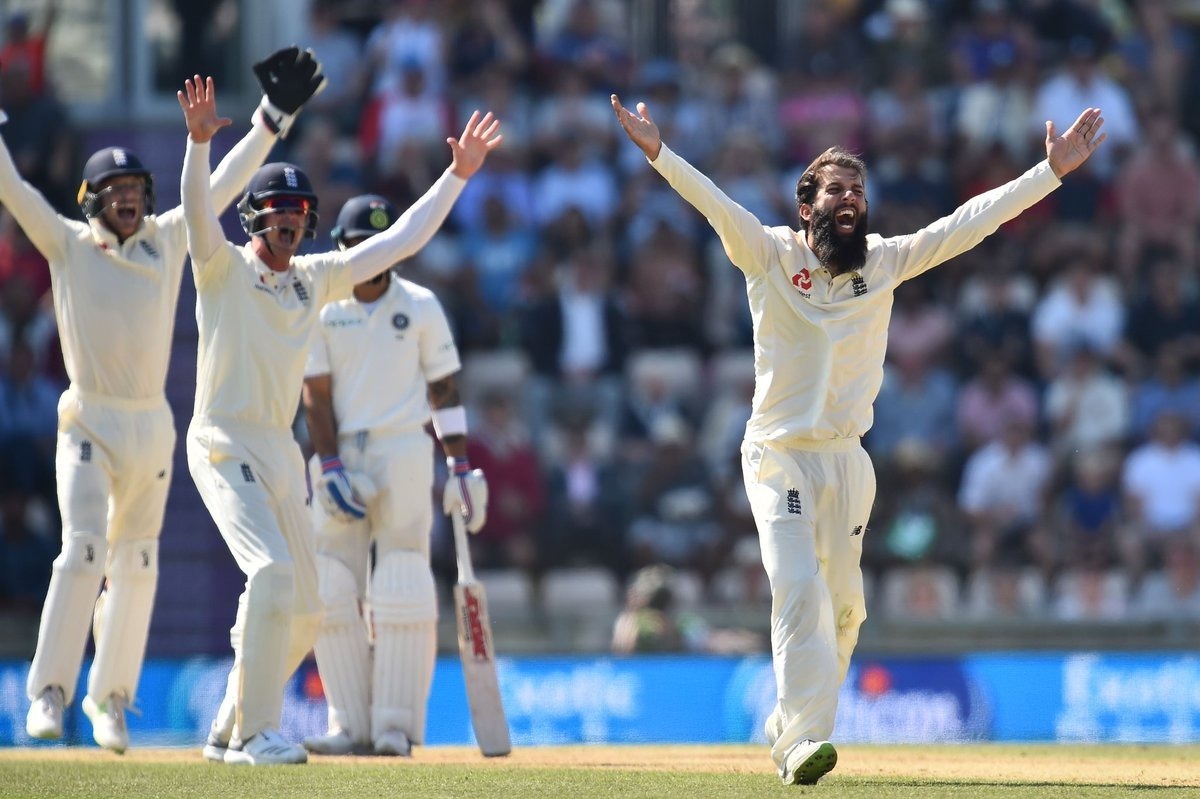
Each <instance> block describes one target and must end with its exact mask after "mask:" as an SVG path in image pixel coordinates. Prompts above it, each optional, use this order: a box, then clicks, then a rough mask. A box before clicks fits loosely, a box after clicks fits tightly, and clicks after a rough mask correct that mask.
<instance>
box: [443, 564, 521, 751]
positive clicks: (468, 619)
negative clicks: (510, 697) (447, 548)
mask: <svg viewBox="0 0 1200 799" xmlns="http://www.w3.org/2000/svg"><path fill="white" fill-rule="evenodd" d="M454 610H455V615H456V617H457V621H458V653H459V655H460V657H461V658H462V669H463V682H464V683H465V684H466V687H467V704H468V706H469V707H470V709H471V725H472V726H473V727H474V728H475V738H476V740H477V741H478V742H479V750H480V751H481V752H483V754H484V755H485V756H487V757H499V756H501V755H507V754H508V753H509V752H510V751H512V742H511V741H510V740H509V734H508V721H507V719H506V718H505V715H504V703H503V702H502V701H501V699H500V681H499V679H498V678H497V676H496V650H495V648H494V647H493V645H492V623H491V620H490V619H489V618H488V608H487V594H486V593H485V592H484V590H483V584H482V583H478V582H474V581H472V582H462V581H460V582H459V583H458V584H457V585H455V586H454Z"/></svg>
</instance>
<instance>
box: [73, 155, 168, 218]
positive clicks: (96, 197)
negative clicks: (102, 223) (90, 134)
mask: <svg viewBox="0 0 1200 799" xmlns="http://www.w3.org/2000/svg"><path fill="white" fill-rule="evenodd" d="M125 175H136V176H138V177H140V178H142V180H144V181H145V183H146V192H145V194H146V208H145V214H147V215H149V214H152V213H154V176H153V175H151V174H150V170H149V169H146V167H145V166H143V165H142V159H140V158H138V157H137V156H136V155H135V154H134V153H133V152H131V151H129V150H126V149H125V148H124V147H105V148H104V149H103V150H97V151H96V152H94V153H92V156H91V158H89V159H88V160H87V163H85V164H84V165H83V182H82V183H81V184H79V195H78V197H76V199H77V200H78V202H79V208H80V209H81V210H82V211H83V215H84V216H86V217H88V218H89V219H90V218H92V217H95V216H99V215H100V212H101V211H102V210H103V203H102V202H101V198H100V184H101V183H103V182H104V181H106V180H111V179H112V178H118V177H123V176H125Z"/></svg>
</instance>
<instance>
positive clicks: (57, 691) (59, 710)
mask: <svg viewBox="0 0 1200 799" xmlns="http://www.w3.org/2000/svg"><path fill="white" fill-rule="evenodd" d="M64 704H65V702H64V699H63V689H62V688H60V687H59V686H57V685H51V686H49V687H47V688H46V689H45V690H43V691H42V692H41V693H40V694H38V697H37V699H35V700H33V702H31V703H30V704H29V715H28V716H26V717H25V732H27V733H29V737H30V738H44V739H47V740H49V739H53V738H61V737H62V734H63V705H64Z"/></svg>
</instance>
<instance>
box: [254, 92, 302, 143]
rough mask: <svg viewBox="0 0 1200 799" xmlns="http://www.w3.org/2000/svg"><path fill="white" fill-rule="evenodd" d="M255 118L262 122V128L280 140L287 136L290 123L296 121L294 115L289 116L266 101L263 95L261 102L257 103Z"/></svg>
mask: <svg viewBox="0 0 1200 799" xmlns="http://www.w3.org/2000/svg"><path fill="white" fill-rule="evenodd" d="M256 116H257V117H258V118H259V119H260V120H261V121H262V123H263V126H264V127H266V129H267V130H269V131H271V133H274V134H275V135H276V136H279V137H280V138H283V137H285V136H287V134H288V131H289V130H290V129H291V127H292V123H293V122H295V121H296V115H295V114H289V113H288V112H286V111H284V110H283V109H281V108H279V107H278V106H276V105H275V104H274V103H272V102H271V101H270V100H269V99H267V97H266V95H263V98H262V100H260V101H259V103H258V110H257V113H256Z"/></svg>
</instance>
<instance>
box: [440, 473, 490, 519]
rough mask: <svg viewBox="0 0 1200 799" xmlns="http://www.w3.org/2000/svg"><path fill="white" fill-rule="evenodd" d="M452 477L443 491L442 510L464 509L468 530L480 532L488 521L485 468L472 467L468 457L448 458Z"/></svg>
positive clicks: (445, 511) (448, 479) (446, 511)
mask: <svg viewBox="0 0 1200 799" xmlns="http://www.w3.org/2000/svg"><path fill="white" fill-rule="evenodd" d="M446 466H447V467H448V468H449V469H450V477H449V478H447V479H446V488H445V491H443V493H442V511H443V512H444V513H445V514H446V515H447V516H449V515H450V514H451V513H453V512H454V511H455V510H460V511H462V517H463V522H464V524H465V525H466V528H467V532H471V533H478V532H479V531H480V530H481V529H482V528H483V523H484V522H486V521H487V503H488V485H487V480H486V479H484V476H483V470H481V469H472V468H471V464H469V463H468V462H467V459H466V458H453V457H451V458H446Z"/></svg>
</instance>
